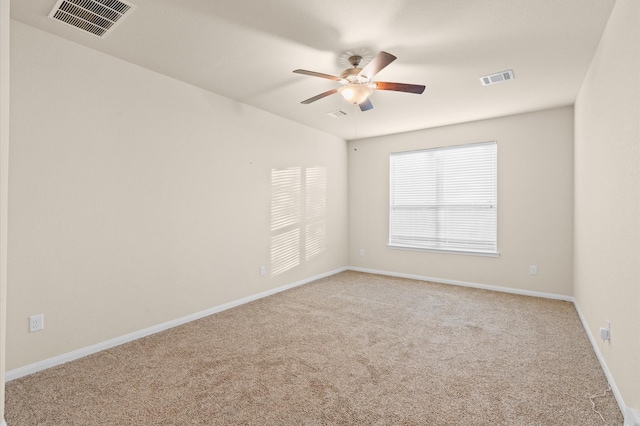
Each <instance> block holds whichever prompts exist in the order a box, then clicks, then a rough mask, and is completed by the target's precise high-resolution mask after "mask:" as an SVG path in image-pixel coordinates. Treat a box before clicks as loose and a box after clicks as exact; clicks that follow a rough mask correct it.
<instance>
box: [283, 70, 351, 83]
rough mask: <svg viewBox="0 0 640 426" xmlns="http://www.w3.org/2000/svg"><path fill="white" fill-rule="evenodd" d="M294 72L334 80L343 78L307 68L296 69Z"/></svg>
mask: <svg viewBox="0 0 640 426" xmlns="http://www.w3.org/2000/svg"><path fill="white" fill-rule="evenodd" d="M293 72H295V73H296V74H304V75H310V76H312V77H321V78H326V79H328V80H333V81H340V80H341V79H340V77H336V76H335V75H329V74H322V73H321V72H315V71H307V70H294V71H293Z"/></svg>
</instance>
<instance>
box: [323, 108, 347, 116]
mask: <svg viewBox="0 0 640 426" xmlns="http://www.w3.org/2000/svg"><path fill="white" fill-rule="evenodd" d="M327 115H328V116H329V117H333V118H338V117H344V116H345V115H347V113H346V112H344V111H342V110H340V109H338V110H336V111H331V112H328V113H327Z"/></svg>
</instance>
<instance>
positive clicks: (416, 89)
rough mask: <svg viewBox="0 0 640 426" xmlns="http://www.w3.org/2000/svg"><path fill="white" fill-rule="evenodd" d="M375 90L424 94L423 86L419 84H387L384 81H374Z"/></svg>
mask: <svg viewBox="0 0 640 426" xmlns="http://www.w3.org/2000/svg"><path fill="white" fill-rule="evenodd" d="M374 83H375V85H376V90H395V91H396V92H407V93H416V94H418V95H419V94H421V93H422V92H424V86H423V85H421V84H407V83H388V82H385V81H376V82H374Z"/></svg>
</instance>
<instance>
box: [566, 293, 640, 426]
mask: <svg viewBox="0 0 640 426" xmlns="http://www.w3.org/2000/svg"><path fill="white" fill-rule="evenodd" d="M573 305H574V306H575V307H576V311H577V312H578V317H580V322H582V327H583V328H584V331H585V333H587V337H588V338H589V342H591V346H592V347H593V351H594V352H595V353H596V357H597V358H598V362H600V366H601V367H602V371H604V375H605V376H606V377H607V381H608V382H609V386H611V393H613V396H614V397H615V398H616V402H617V403H618V407H620V411H621V412H622V415H623V416H624V426H640V417H639V416H638V413H637V411H636V410H634V409H633V408H630V407H627V406H626V405H625V403H624V400H623V399H622V395H621V394H620V391H619V390H618V387H617V386H616V382H615V380H613V376H612V375H611V371H609V367H607V363H606V362H605V360H604V356H602V352H600V347H599V346H598V343H597V342H596V339H595V338H594V337H593V334H591V331H590V330H589V326H588V324H587V320H586V319H585V317H584V315H582V311H581V310H580V306H579V305H578V303H577V302H575V301H574V302H573Z"/></svg>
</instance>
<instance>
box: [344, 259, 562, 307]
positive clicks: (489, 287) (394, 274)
mask: <svg viewBox="0 0 640 426" xmlns="http://www.w3.org/2000/svg"><path fill="white" fill-rule="evenodd" d="M348 269H349V270H350V271H357V272H366V273H368V274H378V275H386V276H389V277H398V278H409V279H412V280H420V281H431V282H435V283H440V284H451V285H457V286H461V287H471V288H478V289H482V290H491V291H498V292H501V293H511V294H520V295H523V296H533V297H543V298H545V299H555V300H564V301H566V302H574V299H573V297H571V296H565V295H563V294H555V293H543V292H539V291H530V290H520V289H517V288H509V287H500V286H495V285H487V284H478V283H471V282H466V281H457V280H448V279H445V278H435V277H426V276H423V275H412V274H403V273H400V272H388V271H378V270H375V269H367V268H358V267H354V266H351V267H349V268H348Z"/></svg>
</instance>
